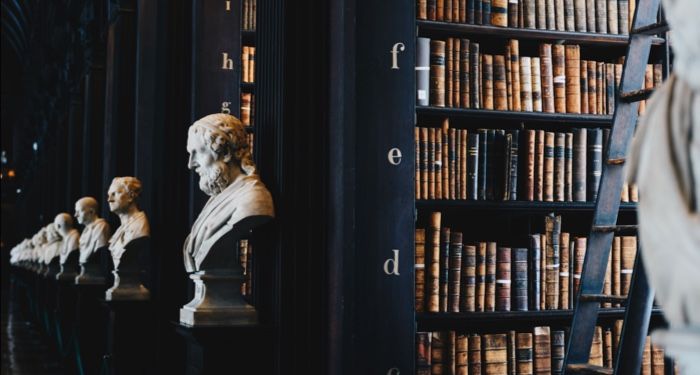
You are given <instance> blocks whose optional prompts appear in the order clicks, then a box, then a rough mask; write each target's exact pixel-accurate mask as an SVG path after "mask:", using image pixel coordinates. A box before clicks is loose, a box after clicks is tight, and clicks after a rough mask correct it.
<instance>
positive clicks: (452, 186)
mask: <svg viewBox="0 0 700 375" xmlns="http://www.w3.org/2000/svg"><path fill="white" fill-rule="evenodd" d="M449 143H450V148H449V151H448V157H447V159H448V161H449V174H448V176H447V178H448V190H449V191H448V193H449V194H448V196H449V198H450V199H455V198H456V191H457V190H456V189H457V166H458V164H457V151H458V150H457V148H456V147H457V130H456V129H450V131H449Z"/></svg>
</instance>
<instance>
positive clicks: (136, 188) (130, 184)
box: [112, 176, 141, 200]
mask: <svg viewBox="0 0 700 375" xmlns="http://www.w3.org/2000/svg"><path fill="white" fill-rule="evenodd" d="M114 184H120V185H122V186H124V189H125V190H126V192H127V193H129V195H130V196H131V197H132V198H134V200H137V199H138V197H139V196H140V195H141V180H139V179H138V178H136V177H131V176H127V177H115V178H114V179H113V180H112V185H114Z"/></svg>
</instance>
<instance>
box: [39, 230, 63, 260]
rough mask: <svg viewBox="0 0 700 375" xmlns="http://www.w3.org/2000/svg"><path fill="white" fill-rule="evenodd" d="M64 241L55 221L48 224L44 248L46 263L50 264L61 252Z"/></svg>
mask: <svg viewBox="0 0 700 375" xmlns="http://www.w3.org/2000/svg"><path fill="white" fill-rule="evenodd" d="M62 243H63V241H62V238H61V234H60V233H58V231H57V230H56V226H55V225H54V223H49V225H47V226H46V244H44V250H43V253H44V259H43V261H44V264H46V265H48V264H49V263H51V261H52V260H53V258H55V257H56V256H57V255H58V254H59V252H60V251H61V245H62Z"/></svg>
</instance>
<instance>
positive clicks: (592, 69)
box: [586, 61, 598, 115]
mask: <svg viewBox="0 0 700 375" xmlns="http://www.w3.org/2000/svg"><path fill="white" fill-rule="evenodd" d="M586 65H587V71H586V77H587V79H588V111H587V113H590V114H592V115H596V114H598V88H597V82H598V80H597V79H596V66H597V63H596V62H595V61H587V62H586Z"/></svg>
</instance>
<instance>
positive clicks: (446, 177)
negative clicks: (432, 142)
mask: <svg viewBox="0 0 700 375" xmlns="http://www.w3.org/2000/svg"><path fill="white" fill-rule="evenodd" d="M450 130H452V129H450V120H449V119H447V118H445V119H444V120H442V132H441V135H442V165H441V167H442V168H441V169H442V172H441V174H442V198H443V199H450V167H453V166H452V165H451V164H450V162H451V161H450Z"/></svg>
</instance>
